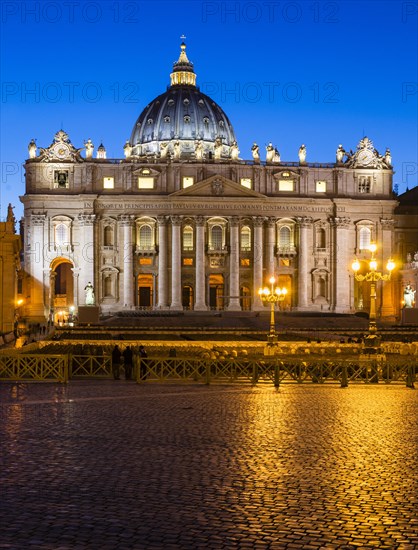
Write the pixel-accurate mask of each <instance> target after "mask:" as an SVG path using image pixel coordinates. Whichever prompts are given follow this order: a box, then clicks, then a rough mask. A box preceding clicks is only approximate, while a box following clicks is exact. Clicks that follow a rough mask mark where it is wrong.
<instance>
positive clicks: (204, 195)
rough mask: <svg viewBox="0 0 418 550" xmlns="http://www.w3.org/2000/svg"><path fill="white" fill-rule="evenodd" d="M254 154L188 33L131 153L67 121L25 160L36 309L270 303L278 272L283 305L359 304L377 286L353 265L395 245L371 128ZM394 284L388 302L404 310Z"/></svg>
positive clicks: (28, 255) (392, 203)
mask: <svg viewBox="0 0 418 550" xmlns="http://www.w3.org/2000/svg"><path fill="white" fill-rule="evenodd" d="M266 149H267V150H266V157H265V160H262V159H260V153H259V147H258V146H257V144H254V145H253V147H252V150H251V153H250V154H249V155H248V156H250V157H252V158H251V160H242V158H241V157H240V152H239V149H238V144H237V140H236V137H235V133H234V130H233V127H232V125H231V123H230V121H229V119H228V117H227V116H226V114H225V113H224V112H223V110H222V109H221V108H220V107H219V105H217V104H216V103H215V102H214V101H213V100H211V99H210V98H209V97H208V96H206V95H205V94H203V93H201V92H200V90H199V88H198V87H197V86H196V75H195V73H194V70H193V64H192V63H191V62H190V61H189V60H188V58H187V55H186V49H185V45H184V44H182V46H181V53H180V57H179V60H178V61H177V62H176V63H175V64H174V67H173V72H172V74H171V86H170V87H169V88H168V90H167V91H166V92H165V93H163V94H161V95H160V96H158V97H157V98H156V99H155V100H153V101H152V102H151V103H150V104H149V105H148V106H147V107H146V108H145V109H144V110H143V112H142V113H141V115H140V116H139V118H138V120H137V122H136V123H135V125H134V127H133V130H132V133H131V136H130V139H129V140H128V141H126V143H125V145H124V147H123V150H124V158H123V159H107V158H106V150H105V148H104V146H103V145H102V144H101V145H100V146H99V147H98V149H97V152H96V153H95V152H94V145H93V143H92V141H91V140H90V139H89V140H88V141H86V142H85V144H84V147H82V148H80V149H79V148H76V147H75V146H74V145H73V144H72V143H71V141H70V140H69V137H68V136H67V134H66V133H65V132H63V131H59V132H58V133H57V134H56V135H55V137H54V141H53V143H52V144H51V145H50V146H49V147H47V148H43V149H42V148H41V149H39V150H38V148H37V146H36V144H35V143H34V142H33V141H32V142H31V143H30V144H29V159H28V160H27V161H26V164H25V169H26V194H25V195H24V196H23V197H22V199H21V200H22V202H23V203H24V208H25V213H24V217H25V243H24V247H25V268H26V270H27V272H28V273H29V275H30V281H31V282H30V289H29V291H28V294H29V296H30V301H29V303H28V308H27V312H26V313H27V316H28V317H29V318H33V319H35V318H36V319H45V318H48V317H49V316H56V313H57V311H58V309H60V310H61V311H63V310H64V311H69V308H70V307H71V306H74V307H75V309H76V310H77V308H78V306H81V305H85V298H86V296H85V288H86V286H87V285H88V283H89V282H91V283H92V284H93V286H94V292H95V303H96V305H98V306H99V307H100V311H101V313H102V314H110V313H114V312H121V311H129V310H134V309H136V308H147V309H154V310H172V311H180V310H181V311H183V310H185V309H187V310H198V311H207V310H210V309H217V310H229V311H242V310H253V311H254V310H261V309H263V304H262V302H261V299H260V297H259V295H258V289H259V288H260V287H261V286H263V285H264V283H265V281H266V280H268V278H269V277H270V276H271V275H272V274H275V275H276V277H277V278H278V284H279V285H280V286H281V287H286V288H287V289H288V293H287V295H286V299H285V301H284V302H283V307H284V308H285V309H293V310H298V311H312V312H315V311H317V312H336V313H353V312H354V311H356V309H363V308H364V309H367V300H368V296H369V293H368V292H367V290H366V289H362V287H361V286H359V285H358V284H357V283H356V282H355V281H354V277H353V275H352V272H351V270H350V264H351V260H352V258H353V256H354V255H356V256H357V257H358V258H359V259H360V260H361V259H362V258H364V259H365V258H367V254H366V253H365V252H364V251H365V250H366V249H367V246H368V244H369V243H370V241H372V240H376V241H378V242H379V243H381V246H380V247H379V250H380V253H381V255H382V258H387V257H389V256H392V255H393V253H394V249H393V243H394V211H395V208H396V205H397V201H396V200H395V199H394V198H393V193H392V176H393V171H392V166H391V164H392V163H391V157H390V152H389V150H387V151H386V153H385V155H384V156H381V155H379V153H378V152H377V151H376V149H375V148H374V146H373V144H372V142H371V141H370V140H369V139H368V138H367V137H365V138H363V139H362V140H361V141H360V142H359V144H358V146H357V149H356V151H355V152H353V151H350V152H346V151H345V150H344V149H343V148H342V146H339V147H338V148H337V150H336V153H335V161H334V162H331V163H309V162H307V160H306V157H307V150H306V147H305V146H304V145H302V146H301V147H300V149H299V153H298V160H297V161H293V162H286V161H283V160H281V158H280V154H279V152H278V151H277V149H276V148H275V147H273V145H272V144H269V145H268V146H267V148H266ZM397 309H398V305H397V298H396V294H395V293H394V290H393V286H392V285H391V284H387V285H386V284H385V285H382V288H381V289H380V295H379V297H378V314H380V315H381V316H388V317H391V316H395V315H396V314H397Z"/></svg>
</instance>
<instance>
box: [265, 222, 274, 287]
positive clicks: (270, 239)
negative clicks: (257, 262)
mask: <svg viewBox="0 0 418 550" xmlns="http://www.w3.org/2000/svg"><path fill="white" fill-rule="evenodd" d="M266 244H267V263H266V274H267V275H268V276H272V275H274V274H275V272H276V269H275V261H274V246H275V244H276V218H269V219H268V220H267V243H266Z"/></svg>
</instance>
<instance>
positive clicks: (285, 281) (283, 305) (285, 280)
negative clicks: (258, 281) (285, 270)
mask: <svg viewBox="0 0 418 550" xmlns="http://www.w3.org/2000/svg"><path fill="white" fill-rule="evenodd" d="M276 285H277V286H278V287H279V288H286V289H287V294H286V296H285V298H284V300H283V302H279V307H280V309H281V310H282V311H289V310H290V309H291V307H292V276H291V275H279V277H278V280H277V283H276Z"/></svg>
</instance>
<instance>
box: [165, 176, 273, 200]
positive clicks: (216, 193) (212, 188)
mask: <svg viewBox="0 0 418 550" xmlns="http://www.w3.org/2000/svg"><path fill="white" fill-rule="evenodd" d="M170 197H206V198H207V197H214V198H216V197H218V198H221V197H228V198H230V197H236V198H253V199H254V198H257V199H259V198H265V195H263V194H262V193H257V191H253V190H252V189H248V188H247V187H244V186H243V185H240V184H238V183H235V182H234V181H232V180H230V179H227V178H225V177H223V176H211V177H210V178H208V179H205V180H202V181H200V182H198V183H195V184H194V185H191V186H190V187H187V188H186V189H180V191H176V192H175V193H172V194H171V195H170Z"/></svg>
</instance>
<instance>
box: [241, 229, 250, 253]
mask: <svg viewBox="0 0 418 550" xmlns="http://www.w3.org/2000/svg"><path fill="white" fill-rule="evenodd" d="M241 250H243V251H245V250H251V229H250V228H249V227H248V226H247V225H245V226H244V227H242V228H241Z"/></svg>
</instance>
